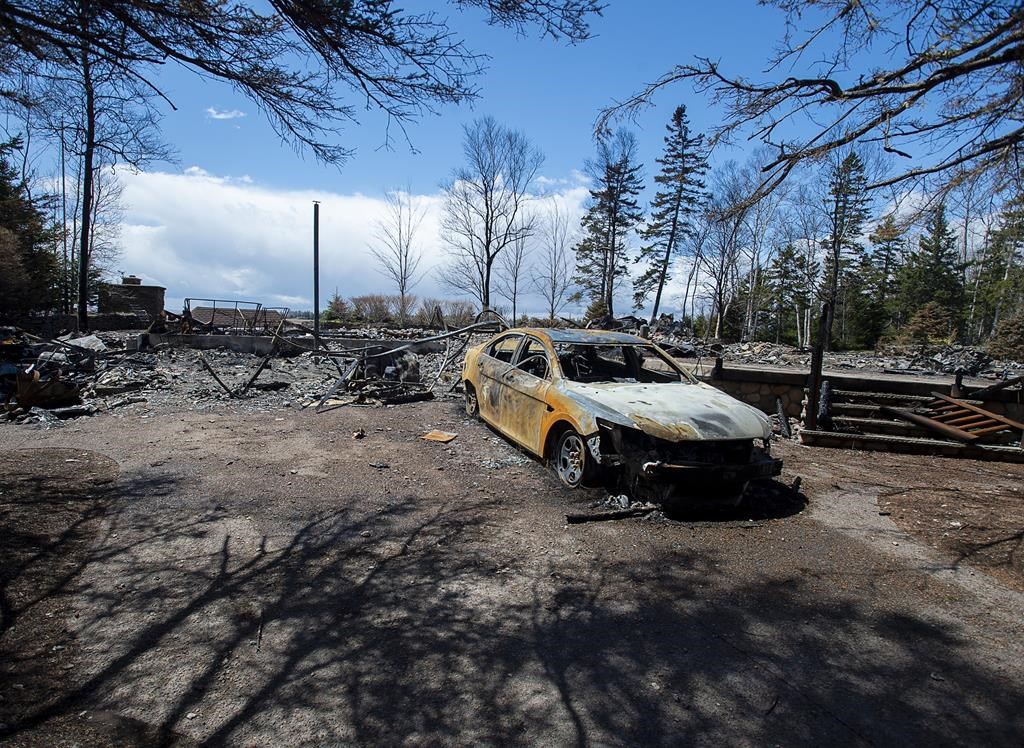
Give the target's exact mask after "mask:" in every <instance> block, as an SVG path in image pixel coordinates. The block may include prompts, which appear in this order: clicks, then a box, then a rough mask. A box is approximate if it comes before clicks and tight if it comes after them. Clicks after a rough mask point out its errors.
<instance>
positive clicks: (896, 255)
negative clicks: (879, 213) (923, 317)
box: [868, 215, 904, 330]
mask: <svg viewBox="0 0 1024 748" xmlns="http://www.w3.org/2000/svg"><path fill="white" fill-rule="evenodd" d="M868 241H870V242H871V264H872V266H873V268H874V281H875V289H874V292H875V303H876V304H877V305H878V309H879V310H880V311H881V313H882V314H883V315H884V316H885V320H884V323H883V328H882V329H883V330H884V329H885V328H886V327H898V326H899V324H900V323H901V322H902V320H901V319H900V317H899V307H898V305H897V303H896V300H897V292H898V277H899V271H900V268H901V267H902V265H903V246H904V240H903V233H902V232H901V231H900V228H899V226H897V225H896V221H895V219H893V217H892V216H891V215H887V216H885V217H884V218H883V219H882V220H881V221H880V222H879V224H878V226H876V227H875V230H874V231H873V232H872V233H871V235H870V236H869V237H868Z"/></svg>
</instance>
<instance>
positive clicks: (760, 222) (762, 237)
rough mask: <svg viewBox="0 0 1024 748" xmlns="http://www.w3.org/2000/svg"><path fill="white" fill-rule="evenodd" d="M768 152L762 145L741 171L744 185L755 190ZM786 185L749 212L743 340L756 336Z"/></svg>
mask: <svg viewBox="0 0 1024 748" xmlns="http://www.w3.org/2000/svg"><path fill="white" fill-rule="evenodd" d="M766 155H767V154H766V153H765V152H764V151H763V150H761V149H758V152H757V153H755V154H754V156H753V157H752V159H751V160H750V162H748V163H747V164H746V166H744V168H743V169H742V170H741V172H740V178H741V179H742V182H743V183H744V189H745V190H747V191H748V192H753V191H754V190H756V189H757V185H758V171H759V169H758V166H759V164H760V163H763V161H764V159H765V158H766ZM785 193H786V189H785V188H780V189H778V190H775V191H774V192H773V193H771V194H770V195H767V196H765V198H764V199H762V200H759V201H758V202H757V203H756V204H754V205H752V206H751V207H750V209H749V210H748V211H747V212H746V215H745V218H746V220H745V228H746V238H747V241H746V242H745V246H744V248H743V255H744V259H745V261H746V263H745V264H746V273H747V280H748V287H749V291H750V292H749V293H748V294H747V303H746V307H745V309H744V313H743V325H742V329H741V330H740V339H741V340H751V339H753V338H754V337H755V333H756V327H757V317H758V313H759V312H760V311H761V302H762V301H764V299H761V298H759V295H758V289H759V288H760V287H761V284H762V282H763V280H764V277H763V276H764V271H765V269H766V268H767V267H768V265H769V263H770V262H771V260H772V254H773V253H774V250H775V247H776V245H777V242H775V237H776V232H777V231H778V229H779V211H780V208H781V206H782V204H783V202H784V201H785V199H786V194H785Z"/></svg>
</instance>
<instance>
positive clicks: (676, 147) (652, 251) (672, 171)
mask: <svg viewBox="0 0 1024 748" xmlns="http://www.w3.org/2000/svg"><path fill="white" fill-rule="evenodd" d="M667 129H668V135H667V136H665V151H664V155H662V157H661V158H659V159H657V163H658V165H659V166H661V173H660V174H658V175H657V176H655V177H654V181H655V183H656V184H657V185H658V186H659V190H658V192H657V194H656V195H655V196H654V199H653V200H652V201H651V215H650V221H649V223H648V224H647V228H646V229H645V230H644V231H643V232H642V233H641V238H642V239H644V241H645V244H644V245H643V246H642V247H641V248H640V254H639V256H638V257H637V258H636V262H638V263H643V264H644V265H646V268H645V269H644V271H643V273H642V274H641V275H640V276H638V277H637V278H635V279H634V281H633V303H634V305H635V306H636V308H637V309H639V308H640V307H641V306H643V304H644V302H645V301H647V297H648V296H650V294H651V292H652V291H653V292H654V308H653V309H652V311H651V324H652V325H653V324H654V320H655V319H657V317H658V309H659V308H660V306H661V295H662V292H663V291H664V288H665V284H666V283H667V282H668V281H669V280H671V279H672V276H671V273H670V268H671V264H672V258H673V257H674V256H675V255H677V254H678V253H679V252H680V251H681V249H682V246H683V243H684V242H685V241H686V240H687V239H688V238H689V237H690V236H691V234H692V232H693V216H694V214H695V213H696V212H697V211H698V210H699V208H700V205H701V203H702V202H703V200H704V180H703V176H704V173H705V172H706V171H707V168H708V165H707V156H706V154H705V153H704V136H703V135H691V134H690V123H689V120H688V119H687V117H686V107H685V106H678V107H676V110H675V112H673V114H672V120H671V122H670V123H669V124H668V127H667Z"/></svg>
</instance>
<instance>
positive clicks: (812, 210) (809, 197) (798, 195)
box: [785, 185, 826, 347]
mask: <svg viewBox="0 0 1024 748" xmlns="http://www.w3.org/2000/svg"><path fill="white" fill-rule="evenodd" d="M824 218H825V216H824V215H823V213H822V211H821V200H820V198H819V195H817V194H816V193H815V191H814V190H813V189H811V188H810V187H809V186H807V185H800V186H799V187H798V188H797V189H796V191H795V192H794V194H793V197H792V199H791V201H790V212H789V220H788V221H786V229H785V238H786V241H787V242H788V243H790V244H792V245H793V246H794V247H796V249H797V252H798V253H799V255H800V274H799V280H798V283H797V285H798V286H799V287H800V288H801V289H802V292H801V293H799V294H797V295H796V298H795V302H796V305H797V307H796V309H795V310H794V311H795V312H796V317H797V325H796V338H797V345H798V346H799V347H806V346H809V345H810V341H811V326H812V323H813V316H814V314H813V308H812V303H811V301H812V299H813V298H814V295H815V294H814V289H815V288H816V287H817V285H818V276H819V274H820V271H821V261H820V260H819V252H820V249H821V246H822V242H823V240H824V237H825V233H826V229H825V220H824Z"/></svg>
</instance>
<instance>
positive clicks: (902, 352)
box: [654, 334, 1024, 378]
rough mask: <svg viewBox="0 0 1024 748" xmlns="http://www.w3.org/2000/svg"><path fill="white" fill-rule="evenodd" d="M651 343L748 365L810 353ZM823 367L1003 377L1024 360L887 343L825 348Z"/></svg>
mask: <svg viewBox="0 0 1024 748" xmlns="http://www.w3.org/2000/svg"><path fill="white" fill-rule="evenodd" d="M654 340H655V342H657V343H658V345H660V346H661V347H662V348H665V349H666V350H667V351H668V352H669V353H671V354H672V355H673V356H676V357H677V358H682V359H714V358H717V357H721V358H722V359H723V360H724V361H725V362H726V363H729V362H732V363H737V364H746V365H751V366H780V367H792V368H801V369H807V368H809V367H810V365H811V351H810V349H806V348H797V347H795V346H791V345H785V344H782V343H769V342H752V343H704V342H702V341H700V340H693V339H685V338H677V337H673V336H671V335H662V334H656V335H655V336H654ZM825 368H826V369H862V370H865V371H877V372H883V373H889V374H913V375H921V376H929V375H937V374H956V373H958V372H961V373H963V374H965V375H967V376H972V377H986V378H1005V377H1006V376H1008V375H1009V374H1010V373H1012V372H1020V371H1024V362H1019V361H1005V360H998V359H994V358H993V357H992V356H990V355H989V354H988V353H987V352H985V351H984V350H983V349H981V348H978V347H975V346H967V345H944V346H934V347H922V346H888V347H884V348H880V349H879V350H876V351H829V352H826V353H825Z"/></svg>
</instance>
